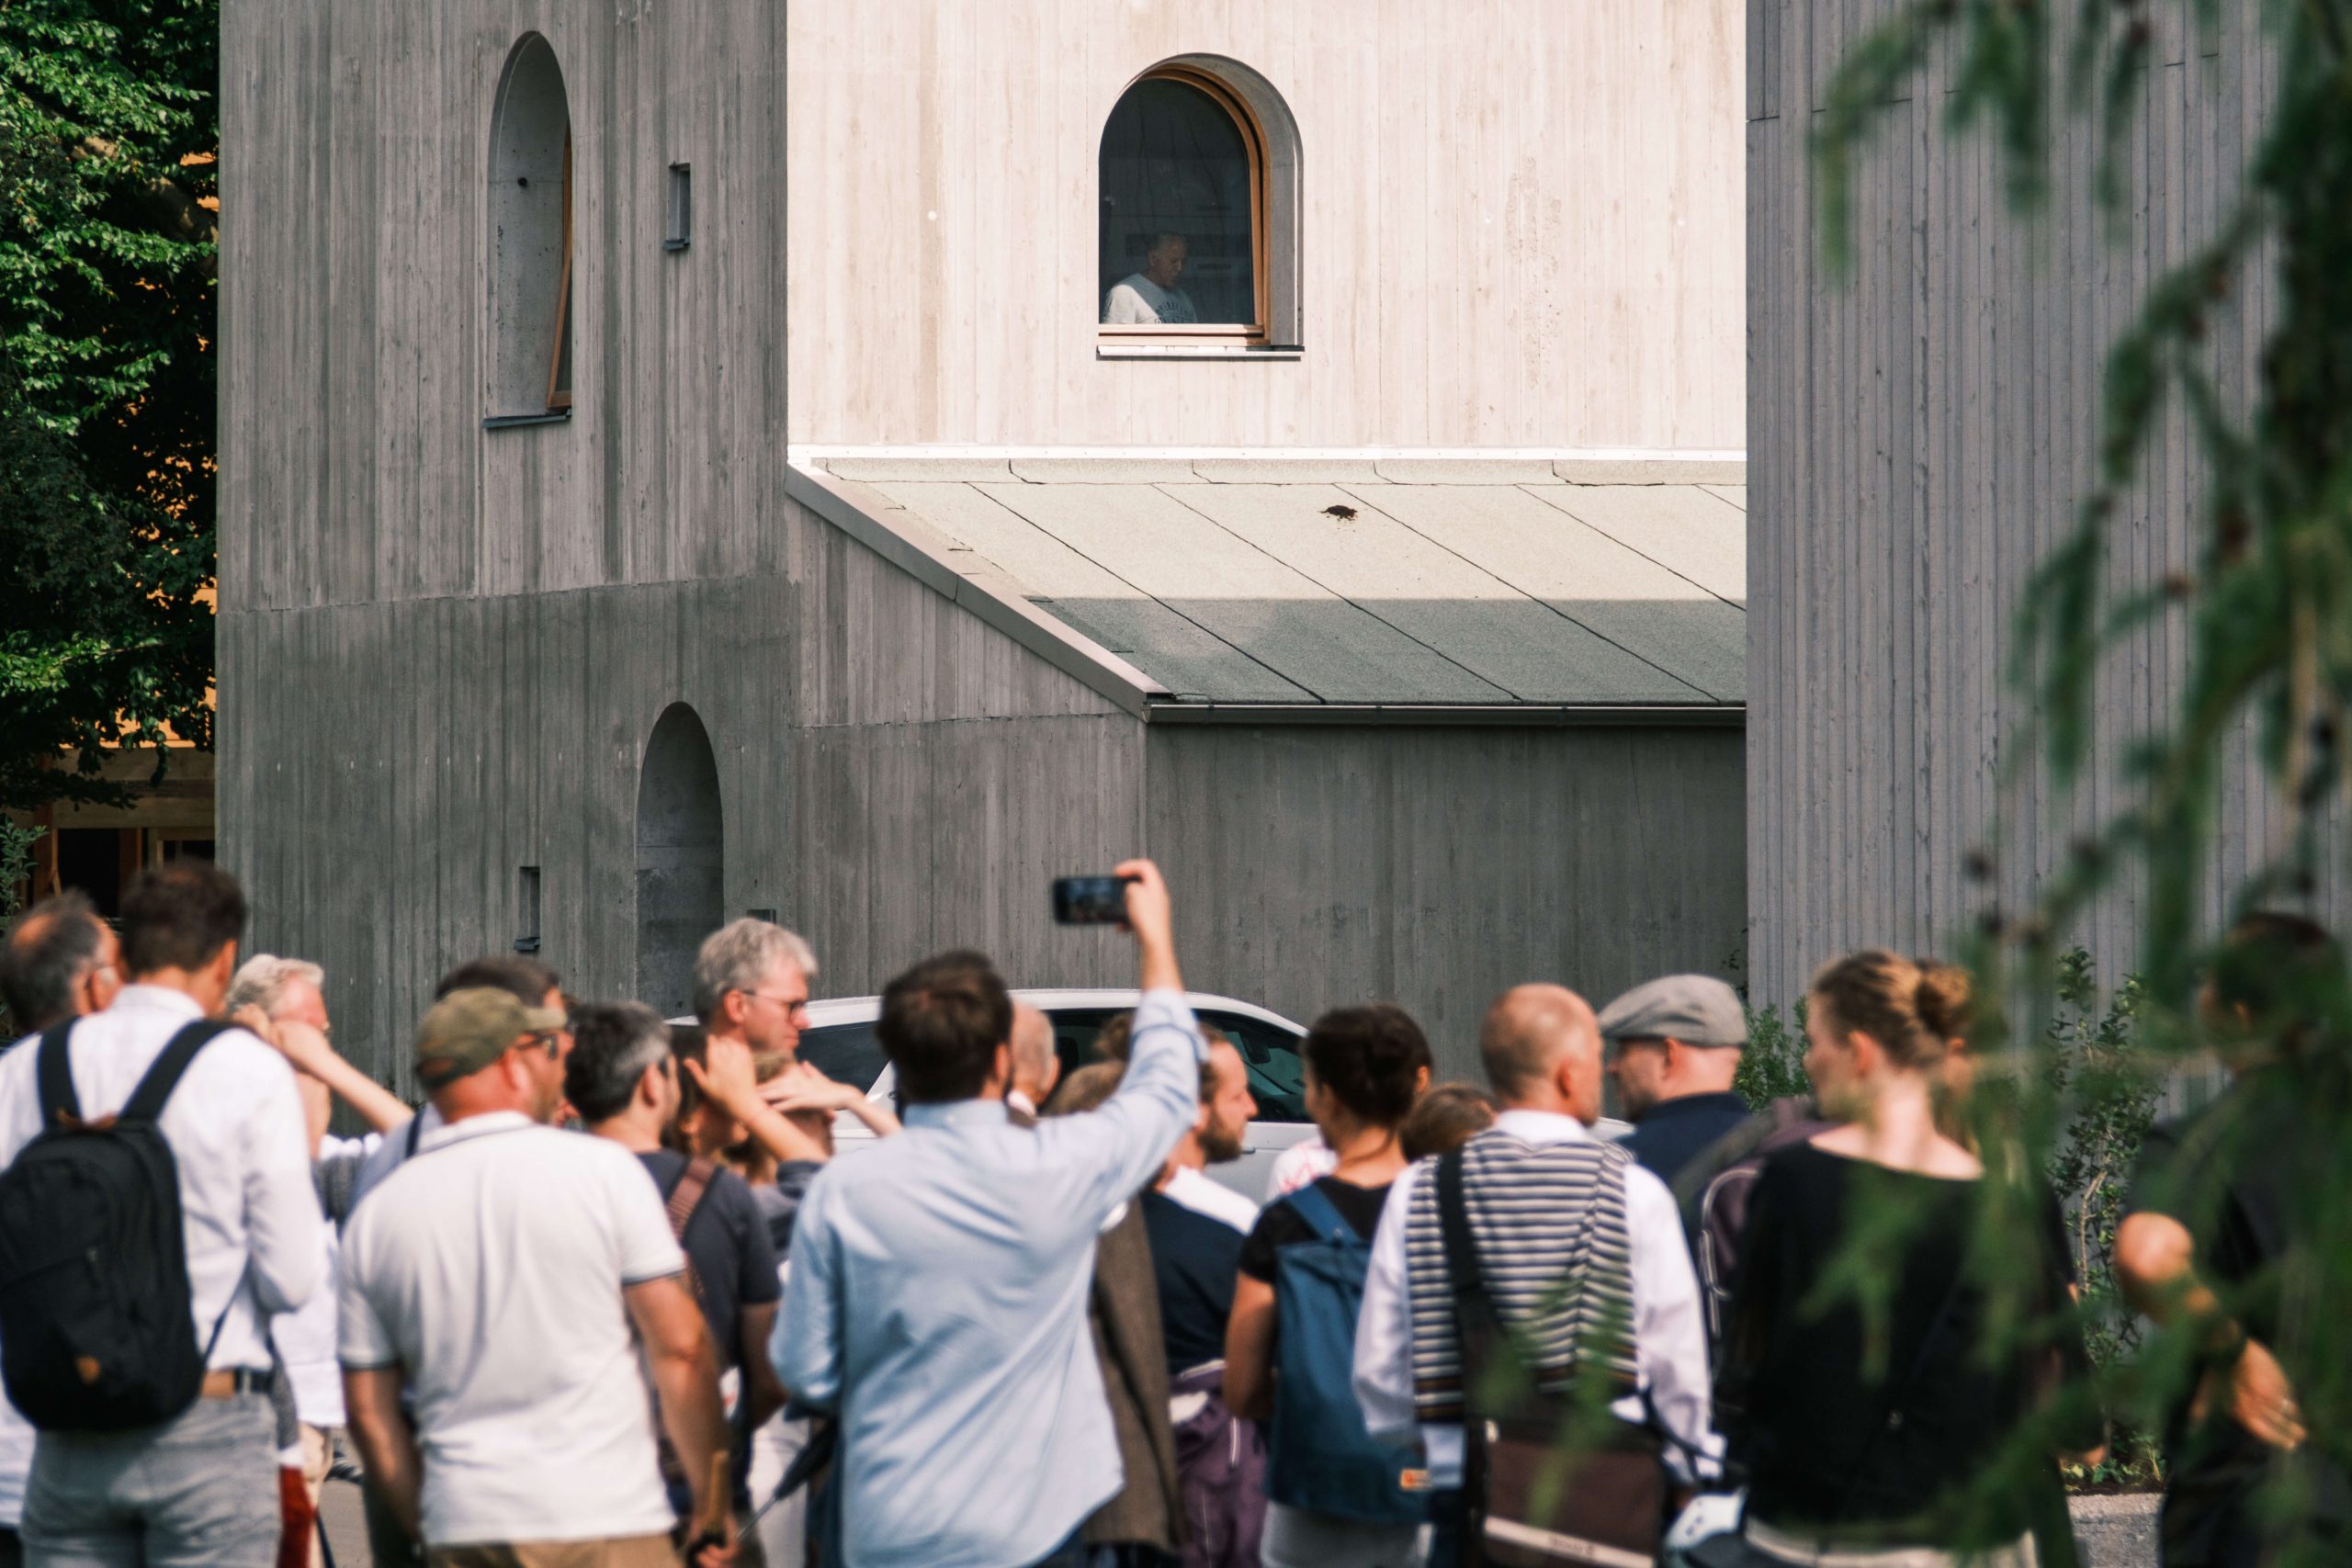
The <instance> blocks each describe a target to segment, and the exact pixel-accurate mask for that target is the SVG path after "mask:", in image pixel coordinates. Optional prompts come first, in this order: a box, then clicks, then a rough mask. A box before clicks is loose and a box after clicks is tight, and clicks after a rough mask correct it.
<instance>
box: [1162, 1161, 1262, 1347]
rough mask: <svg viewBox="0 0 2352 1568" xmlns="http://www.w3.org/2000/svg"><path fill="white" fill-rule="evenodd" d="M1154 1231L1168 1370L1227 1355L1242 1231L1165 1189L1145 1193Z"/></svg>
mask: <svg viewBox="0 0 2352 1568" xmlns="http://www.w3.org/2000/svg"><path fill="white" fill-rule="evenodd" d="M1142 1202H1143V1224H1144V1229H1145V1230H1146V1231H1147V1232H1148V1234H1149V1235H1150V1236H1151V1272H1152V1277H1153V1279H1154V1280H1156V1281H1157V1282H1158V1284H1159V1332H1160V1336H1161V1337H1162V1338H1164V1339H1165V1340H1166V1341H1167V1342H1168V1375H1169V1376H1170V1377H1175V1376H1178V1375H1180V1374H1182V1373H1184V1372H1188V1371H1192V1370H1193V1368H1194V1367H1197V1366H1200V1365H1201V1364H1202V1363H1204V1362H1206V1361H1221V1360H1223V1359H1225V1325H1226V1320H1227V1319H1228V1318H1230V1317H1231V1316H1232V1315H1233V1281H1234V1280H1235V1278H1236V1276H1238V1274H1239V1273H1240V1271H1241V1243H1242V1239H1243V1238H1242V1235H1241V1233H1240V1232H1239V1231H1238V1230H1235V1229H1234V1228H1233V1227H1232V1226H1231V1225H1229V1224H1226V1223H1225V1222H1224V1221H1223V1220H1218V1219H1212V1218H1210V1217H1209V1216H1208V1215H1206V1214H1203V1213H1195V1212H1194V1211H1193V1210H1191V1209H1187V1208H1186V1207H1184V1205H1183V1204H1182V1203H1179V1202H1177V1201H1175V1200H1174V1199H1173V1198H1170V1197H1169V1196H1167V1195H1166V1194H1165V1193H1160V1192H1146V1193H1145V1194H1144V1195H1143V1199H1142Z"/></svg>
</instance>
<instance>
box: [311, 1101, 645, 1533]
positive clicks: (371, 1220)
mask: <svg viewBox="0 0 2352 1568" xmlns="http://www.w3.org/2000/svg"><path fill="white" fill-rule="evenodd" d="M341 1261H342V1266H343V1280H342V1298H341V1299H342V1334H341V1351H342V1358H343V1364H344V1365H345V1367H346V1368H353V1369H366V1368H379V1367H388V1366H395V1365H397V1366H399V1367H401V1369H402V1370H403V1371H404V1373H405V1374H406V1379H407V1383H408V1388H409V1391H410V1393H411V1394H412V1396H413V1399H414V1408H415V1422H416V1436H417V1446H418V1449H419V1450H421V1452H422V1453H423V1455H424V1541H425V1544H426V1545H427V1546H434V1547H440V1546H463V1545H476V1544H485V1543H512V1542H517V1541H554V1540H600V1539H604V1538H607V1537H614V1536H638V1535H654V1534H660V1533H663V1532H666V1531H667V1530H668V1529H670V1527H671V1526H672V1524H673V1522H674V1521H675V1516H674V1515H673V1513H672V1512H671V1508H670V1501H669V1497H668V1495H666V1494H665V1493H664V1491H663V1489H662V1477H661V1472H660V1468H659V1461H658V1459H657V1457H656V1449H655V1443H654V1427H653V1407H652V1401H651V1399H650V1395H649V1393H648V1391H647V1388H646V1382H645V1376H644V1373H643V1371H642V1369H641V1363H640V1361H639V1356H638V1348H637V1342H636V1337H635V1335H634V1332H633V1329H632V1327H631V1325H630V1321H629V1317H628V1308H627V1306H626V1305H625V1304H624V1303H623V1301H622V1298H621V1292H622V1291H623V1289H624V1288H625V1287H627V1286H629V1285H635V1284H640V1283H642V1282H644V1281H645V1280H658V1279H662V1278H664V1277H666V1276H669V1275H673V1274H677V1273H680V1272H682V1271H683V1270H684V1268H685V1258H684V1254H682V1253H681V1252H680V1251H679V1250H678V1244H677V1243H676V1242H675V1241H674V1240H673V1239H672V1238H671V1235H670V1222H669V1220H668V1218H667V1216H665V1215H664V1214H663V1213H662V1197H661V1194H660V1192H658V1191H657V1190H655V1188H654V1185H653V1183H652V1182H650V1181H648V1180H647V1179H645V1168H644V1167H643V1166H642V1165H640V1164H639V1163H638V1159H637V1156H635V1155H633V1154H631V1153H629V1152H628V1150H627V1149H624V1148H622V1147H621V1146H620V1145H618V1144H616V1143H612V1142H609V1141H608V1140H606V1139H603V1138H592V1137H589V1136H587V1135H585V1134H579V1133H560V1132H557V1131H555V1130H554V1129H553V1128H549V1127H542V1126H540V1125H538V1124H537V1123H536V1122H532V1121H530V1120H528V1119H527V1118H526V1117H525V1116H523V1115H521V1114H520V1113H519V1112H514V1111H501V1112H498V1113H495V1114H492V1115H486V1116H470V1117H468V1118H466V1119H465V1120H464V1121H461V1122H456V1123H454V1124H452V1125H449V1126H446V1127H440V1128H436V1129H435V1130H434V1131H433V1132H431V1133H428V1134H425V1136H424V1140H423V1141H422V1143H421V1144H420V1145H419V1146H418V1149H417V1154H416V1157H415V1158H413V1159H410V1160H407V1161H404V1162H403V1163H402V1164H401V1168H399V1169H398V1170H396V1171H394V1172H393V1173H392V1174H391V1175H390V1177H388V1178H386V1179H385V1180H384V1183H383V1185H382V1186H381V1187H379V1188H378V1189H377V1190H376V1191H375V1193H374V1194H373V1195H372V1196H371V1197H370V1198H369V1199H368V1201H367V1202H365V1203H363V1204H361V1205H360V1206H359V1208H358V1209H357V1211H356V1213H354V1214H353V1215H352V1218H351V1224H350V1226H349V1228H348V1229H347V1230H346V1231H345V1233H344V1238H343V1257H342V1260H341Z"/></svg>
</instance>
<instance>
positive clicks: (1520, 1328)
mask: <svg viewBox="0 0 2352 1568" xmlns="http://www.w3.org/2000/svg"><path fill="white" fill-rule="evenodd" d="M1632 1157H1633V1156H1630V1155H1629V1154H1627V1153H1626V1152H1625V1150H1624V1148H1623V1146H1621V1145H1617V1144H1606V1143H1601V1142H1599V1141H1598V1140H1586V1141H1584V1142H1581V1143H1573V1144H1552V1145H1542V1146H1539V1145H1534V1144H1531V1143H1528V1142H1527V1141H1526V1140H1525V1139H1522V1138H1517V1137H1513V1136H1512V1135H1511V1134H1509V1133H1506V1132H1502V1131H1499V1130H1492V1129H1490V1130H1488V1131H1487V1132H1484V1133H1481V1134H1478V1135H1477V1136H1476V1137H1475V1138H1473V1139H1471V1140H1470V1142H1469V1144H1468V1145H1467V1146H1465V1147H1464V1150H1463V1156H1462V1160H1463V1169H1462V1177H1463V1180H1462V1198H1463V1207H1464V1210H1465V1211H1466V1212H1467V1213H1468V1215H1469V1220H1470V1239H1471V1245H1472V1246H1473V1247H1476V1250H1477V1255H1478V1271H1479V1273H1480V1275H1481V1276H1482V1277H1483V1278H1484V1280H1485V1283H1486V1287H1487V1298H1488V1300H1490V1301H1491V1302H1492V1303H1494V1308H1495V1314H1496V1316H1497V1317H1498V1319H1499V1320H1500V1321H1501V1323H1502V1325H1503V1326H1504V1327H1506V1328H1508V1329H1510V1331H1511V1332H1512V1333H1513V1335H1514V1336H1516V1337H1518V1339H1519V1341H1520V1343H1521V1346H1522V1347H1523V1348H1524V1349H1525V1352H1526V1353H1527V1354H1528V1355H1530V1356H1531V1357H1532V1360H1533V1363H1534V1364H1533V1366H1532V1371H1533V1373H1534V1381H1535V1386H1536V1388H1537V1390H1538V1391H1539V1392H1541V1393H1544V1394H1546V1395H1551V1396H1555V1397H1556V1396H1560V1395H1564V1394H1566V1393H1568V1392H1569V1391H1570V1389H1571V1387H1572V1386H1573V1384H1574V1383H1575V1382H1576V1381H1577V1373H1578V1371H1580V1370H1581V1369H1583V1368H1584V1367H1586V1366H1588V1365H1598V1366H1600V1367H1603V1368H1605V1369H1606V1370H1607V1371H1608V1372H1609V1373H1610V1375H1611V1381H1612V1382H1615V1383H1617V1384H1618V1385H1620V1388H1619V1390H1618V1392H1623V1390H1630V1389H1631V1388H1633V1387H1634V1382H1635V1378H1636V1369H1635V1366H1634V1352H1633V1346H1632V1343H1631V1325H1632V1323H1633V1317H1634V1281H1633V1247H1632V1244H1631V1242H1630V1241H1629V1240H1628V1239H1627V1236H1626V1231H1625V1167H1626V1166H1627V1165H1628V1164H1630V1163H1631V1162H1632ZM1421 1164H1422V1166H1423V1168H1424V1169H1423V1173H1422V1177H1421V1179H1420V1180H1419V1182H1418V1183H1416V1184H1415V1186H1414V1189H1413V1193H1412V1201H1411V1206H1410V1209H1409V1210H1408V1213H1407V1215H1406V1222H1405V1269H1406V1276H1407V1278H1408V1280H1409V1281H1410V1288H1411V1291H1412V1303H1413V1406H1414V1414H1415V1416H1417V1417H1418V1418H1419V1420H1420V1421H1422V1422H1424V1423H1427V1422H1437V1421H1459V1420H1461V1419H1462V1346H1461V1338H1460V1333H1459V1330H1458V1327H1457V1325H1456V1324H1455V1320H1454V1291H1453V1278H1452V1270H1451V1269H1450V1267H1449V1266H1448V1263H1447V1260H1446V1256H1445V1234H1444V1227H1443V1224H1442V1221H1441V1219H1440V1216H1439V1213H1438V1191H1437V1189H1438V1183H1437V1175H1436V1172H1437V1161H1436V1160H1434V1159H1428V1160H1423V1161H1422V1162H1421Z"/></svg>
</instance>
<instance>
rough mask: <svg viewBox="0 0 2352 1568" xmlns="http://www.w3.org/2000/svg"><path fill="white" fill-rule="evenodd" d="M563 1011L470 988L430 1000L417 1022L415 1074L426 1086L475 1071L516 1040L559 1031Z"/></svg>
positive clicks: (494, 989)
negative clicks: (422, 1019) (530, 1005)
mask: <svg viewBox="0 0 2352 1568" xmlns="http://www.w3.org/2000/svg"><path fill="white" fill-rule="evenodd" d="M562 1027H563V1014H561V1013H560V1012H558V1011H557V1010H555V1009H553V1008H535V1007H527V1006H526V1005H525V1004H524V1003H523V1001H522V1000H521V998H518V997H516V996H515V993H514V992H512V991H507V990H502V989H499V988H498V987H494V986H469V987H465V988H464V989H463V990H457V991H452V992H450V993H449V994H448V995H447V996H446V997H443V998H441V999H440V1000H439V1001H437V1002H435V1003H434V1004H433V1007H432V1010H430V1011H428V1012H426V1013H425V1015H424V1021H423V1022H421V1023H419V1024H418V1025H417V1026H416V1076H417V1079H418V1081H420V1082H421V1083H423V1084H424V1087H425V1088H426V1089H439V1088H441V1087H442V1086H443V1085H444V1084H448V1083H454V1082H455V1081H456V1080H458V1078H462V1077H467V1076H469V1074H473V1073H478V1072H480V1071H481V1070H482V1069H483V1068H484V1067H486V1066H490V1065H491V1064H492V1062H495V1061H496V1060H498V1058H499V1057H501V1056H503V1055H505V1054H506V1053H507V1052H508V1051H509V1050H510V1049H512V1048H513V1046H514V1044H515V1040H516V1039H517V1038H518V1037H520V1036H522V1035H525V1034H534V1033H537V1032H540V1031H543V1030H549V1029H561V1028H562Z"/></svg>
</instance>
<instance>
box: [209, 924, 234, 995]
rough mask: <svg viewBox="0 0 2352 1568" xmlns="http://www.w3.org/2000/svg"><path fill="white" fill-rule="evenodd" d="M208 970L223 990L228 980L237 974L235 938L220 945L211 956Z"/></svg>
mask: <svg viewBox="0 0 2352 1568" xmlns="http://www.w3.org/2000/svg"><path fill="white" fill-rule="evenodd" d="M210 969H211V976H212V978H214V979H216V980H218V981H220V985H221V987H222V988H223V989H224V990H225V989H226V988H227V987H228V984H229V981H230V979H231V978H232V976H235V974H236V973H237V939H236V938H234V937H231V938H230V939H229V940H228V941H227V942H222V943H221V944H220V952H218V953H214V954H213V955H212V963H211V964H210Z"/></svg>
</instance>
